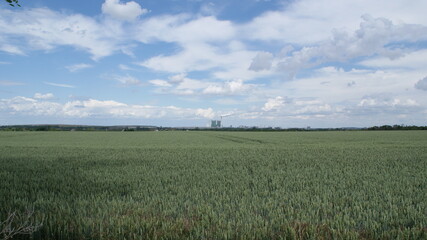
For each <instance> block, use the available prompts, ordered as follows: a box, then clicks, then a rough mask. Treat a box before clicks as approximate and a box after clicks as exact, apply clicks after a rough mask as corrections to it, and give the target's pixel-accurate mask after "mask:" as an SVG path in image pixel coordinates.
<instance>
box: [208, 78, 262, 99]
mask: <svg viewBox="0 0 427 240" xmlns="http://www.w3.org/2000/svg"><path fill="white" fill-rule="evenodd" d="M254 87H255V85H254V84H245V83H244V82H243V81H242V80H241V79H237V80H233V81H227V82H225V83H221V84H219V83H216V84H210V85H209V86H208V87H206V88H205V89H203V92H202V93H204V94H215V95H238V94H243V93H245V92H248V91H249V90H251V89H253V88H254Z"/></svg>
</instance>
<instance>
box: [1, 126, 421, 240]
mask: <svg viewBox="0 0 427 240" xmlns="http://www.w3.org/2000/svg"><path fill="white" fill-rule="evenodd" d="M25 209H33V210H34V215H33V216H32V220H33V221H36V222H42V224H43V225H42V227H41V228H40V229H39V230H38V231H37V232H36V233H35V234H34V235H33V239H427V131H386V132H381V131H371V132H367V131H351V132H350V131H348V132H191V131H190V132H184V131H182V132H178V131H175V132H0V221H4V220H5V219H6V218H7V216H8V213H9V212H11V211H18V212H24V211H25ZM18 220H19V219H17V221H18ZM0 231H1V229H0ZM20 237H22V238H28V236H23V235H20ZM0 239H1V236H0Z"/></svg>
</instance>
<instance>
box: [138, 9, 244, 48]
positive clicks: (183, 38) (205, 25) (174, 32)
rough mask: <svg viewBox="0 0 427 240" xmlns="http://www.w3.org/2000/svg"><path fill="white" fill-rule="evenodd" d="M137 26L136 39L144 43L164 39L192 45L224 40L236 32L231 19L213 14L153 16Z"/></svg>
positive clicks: (164, 40)
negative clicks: (194, 16)
mask: <svg viewBox="0 0 427 240" xmlns="http://www.w3.org/2000/svg"><path fill="white" fill-rule="evenodd" d="M136 28H137V29H136V30H135V31H136V32H137V36H136V39H137V40H139V41H141V42H144V43H149V42H154V41H162V42H175V43H180V44H181V45H190V44H195V43H208V42H223V41H228V40H230V39H232V38H233V37H235V34H236V29H235V27H234V26H233V24H232V23H231V22H230V21H224V20H218V19H216V18H215V17H212V16H207V17H198V18H191V17H190V16H189V15H185V14H181V15H163V16H156V17H152V18H150V19H147V20H146V21H144V22H142V23H141V24H139V25H138V26H136Z"/></svg>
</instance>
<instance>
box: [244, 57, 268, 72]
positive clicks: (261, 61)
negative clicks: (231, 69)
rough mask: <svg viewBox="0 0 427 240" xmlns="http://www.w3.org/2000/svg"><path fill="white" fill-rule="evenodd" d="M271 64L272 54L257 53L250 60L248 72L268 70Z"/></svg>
mask: <svg viewBox="0 0 427 240" xmlns="http://www.w3.org/2000/svg"><path fill="white" fill-rule="evenodd" d="M272 62H273V54H271V53H269V52H259V53H258V54H257V55H256V56H255V58H254V59H253V60H252V63H251V65H250V66H249V70H252V71H255V72H258V71H262V70H269V69H270V68H271V65H272Z"/></svg>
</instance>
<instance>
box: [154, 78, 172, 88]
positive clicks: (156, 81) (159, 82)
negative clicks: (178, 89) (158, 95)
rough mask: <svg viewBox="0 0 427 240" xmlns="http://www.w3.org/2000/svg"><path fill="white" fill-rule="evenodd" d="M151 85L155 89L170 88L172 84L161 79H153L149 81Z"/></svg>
mask: <svg viewBox="0 0 427 240" xmlns="http://www.w3.org/2000/svg"><path fill="white" fill-rule="evenodd" d="M149 82H150V83H151V84H153V85H154V86H157V87H171V86H172V84H170V83H169V82H168V81H165V80H161V79H154V80H150V81H149Z"/></svg>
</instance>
